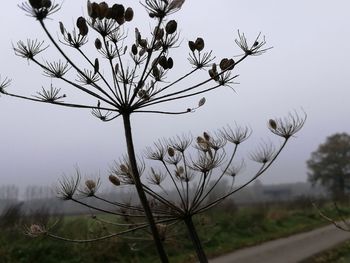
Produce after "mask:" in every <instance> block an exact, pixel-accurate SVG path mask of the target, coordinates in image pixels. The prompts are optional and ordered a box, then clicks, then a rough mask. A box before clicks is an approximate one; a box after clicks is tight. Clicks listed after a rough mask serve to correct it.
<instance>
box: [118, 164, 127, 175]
mask: <svg viewBox="0 0 350 263" xmlns="http://www.w3.org/2000/svg"><path fill="white" fill-rule="evenodd" d="M120 170H121V171H122V172H123V173H129V169H128V167H127V166H126V165H125V164H121V165H120Z"/></svg>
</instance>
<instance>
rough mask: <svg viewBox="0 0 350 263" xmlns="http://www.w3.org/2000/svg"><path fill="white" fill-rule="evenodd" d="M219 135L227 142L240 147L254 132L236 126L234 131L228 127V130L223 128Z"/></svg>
mask: <svg viewBox="0 0 350 263" xmlns="http://www.w3.org/2000/svg"><path fill="white" fill-rule="evenodd" d="M219 133H220V135H221V136H222V137H223V138H224V139H225V140H227V141H229V142H231V143H234V144H236V145H238V144H240V143H242V142H243V141H245V140H247V139H248V138H249V136H250V135H251V133H252V131H251V129H249V128H248V127H241V126H238V125H237V124H236V125H235V127H234V128H233V129H232V128H231V127H230V126H227V127H226V128H222V129H221V130H220V131H219Z"/></svg>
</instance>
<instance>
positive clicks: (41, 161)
mask: <svg viewBox="0 0 350 263" xmlns="http://www.w3.org/2000/svg"><path fill="white" fill-rule="evenodd" d="M107 2H108V3H112V2H111V1H107ZM16 3H21V1H8V2H6V3H2V7H3V12H2V15H1V17H0V22H1V27H0V35H1V40H0V52H1V53H0V54H1V63H0V74H1V76H2V77H5V76H8V77H9V78H11V79H13V82H12V85H11V87H10V88H9V89H10V90H11V91H13V92H14V91H16V92H17V93H23V94H27V95H30V94H34V93H35V92H36V91H37V90H39V89H40V88H41V86H46V87H47V86H49V85H50V83H51V80H50V79H48V78H46V77H44V76H42V74H41V71H40V69H39V68H38V67H36V66H35V65H33V64H32V63H28V62H27V61H26V60H24V59H21V58H19V57H16V56H15V55H14V53H13V51H12V48H11V43H16V42H17V41H18V40H26V39H27V38H34V39H35V38H38V39H39V40H46V38H45V36H44V34H43V33H42V31H41V29H40V25H39V24H38V23H37V22H36V21H35V20H34V19H33V18H30V17H27V16H25V14H24V13H23V11H22V10H20V9H19V8H18V7H17V6H16ZM123 4H124V5H127V6H131V7H133V8H134V10H135V19H134V21H133V22H132V23H130V24H129V25H128V28H129V34H130V36H131V37H132V38H133V31H134V27H135V26H137V27H139V28H140V30H141V32H142V33H143V34H144V35H145V34H146V32H148V31H149V28H150V27H151V25H154V24H153V22H154V21H152V20H150V19H148V17H147V14H146V12H145V11H144V9H142V8H140V5H139V4H138V1H130V0H129V1H124V2H123ZM85 7H86V1H85V0H84V1H82V0H74V1H72V0H66V1H65V2H64V3H63V6H62V10H60V11H59V12H58V13H56V14H55V15H53V16H52V18H53V20H51V21H50V20H47V21H46V22H47V24H48V26H49V27H50V28H51V32H56V31H58V21H63V22H64V24H65V25H66V27H67V28H72V26H73V24H74V21H75V19H76V18H77V17H78V16H80V15H81V13H82V11H83V12H84V14H85V13H86V11H85ZM348 10H350V3H349V1H347V0H339V1H338V0H337V1H326V0H308V1H303V0H295V1H277V0H274V1H273V0H265V1H232V0H221V1H202V0H187V1H186V2H185V4H184V6H183V9H182V10H181V11H180V12H178V13H176V14H175V15H174V19H176V20H177V21H178V23H179V28H180V30H181V37H182V39H183V41H182V47H181V48H178V49H177V50H175V51H174V54H176V55H174V56H173V57H174V60H175V68H176V69H175V70H173V72H172V73H170V74H169V76H168V78H169V79H170V80H171V79H172V77H171V76H178V75H180V74H181V73H184V72H185V70H186V69H189V66H188V63H187V54H188V47H187V41H188V40H194V39H195V38H196V37H197V36H201V37H203V38H204V40H205V43H206V50H210V49H212V50H213V52H214V54H215V56H216V57H217V58H218V59H221V58H222V57H229V56H233V55H237V54H240V50H239V49H238V48H237V47H236V46H235V44H234V39H235V38H236V37H237V30H238V29H239V30H240V31H241V32H244V33H245V34H246V36H247V37H248V39H251V40H252V39H254V38H255V36H256V35H257V34H258V33H259V32H262V34H263V35H265V36H266V41H267V43H268V46H273V47H274V48H273V49H272V50H270V51H268V52H267V53H266V54H264V55H262V56H259V57H252V58H250V59H247V60H246V61H245V62H244V63H243V64H242V65H240V66H239V67H237V68H236V69H235V72H236V73H238V74H240V77H239V79H238V82H240V84H239V85H235V86H234V89H235V91H236V93H234V92H232V90H230V89H228V88H227V89H222V90H219V91H216V92H213V93H208V94H207V95H206V98H207V103H206V105H205V107H203V108H201V109H199V110H198V111H197V112H195V113H192V114H188V115H182V116H176V117H169V116H159V115H138V116H135V117H133V128H134V129H133V130H134V136H135V143H136V146H137V149H138V150H141V149H143V148H144V147H145V146H148V145H151V144H152V143H153V141H155V140H156V139H157V138H159V137H170V136H174V135H177V134H181V133H184V132H185V133H186V132H189V131H191V132H192V134H194V135H197V134H198V133H199V132H203V131H204V130H208V131H213V130H215V129H216V128H220V127H222V126H225V125H226V124H233V123H234V121H236V122H237V123H239V124H245V125H249V126H250V127H252V129H253V130H254V132H253V135H252V138H251V139H250V142H247V148H250V149H254V144H256V143H257V142H259V141H260V139H265V138H266V137H268V136H269V137H270V138H271V140H272V141H273V142H276V143H277V144H278V143H279V142H280V140H279V138H276V137H274V136H273V135H272V134H270V133H269V132H268V131H267V128H266V122H267V120H268V119H269V118H274V117H279V116H284V115H286V114H287V113H288V112H289V111H293V110H294V109H296V110H300V109H301V108H303V109H304V110H305V111H306V112H307V114H308V120H307V123H306V125H305V127H304V129H303V130H302V131H301V132H300V133H299V134H298V136H297V138H295V139H293V140H291V141H290V144H289V146H288V147H287V148H286V150H285V151H284V152H283V153H282V155H281V156H280V158H279V159H278V161H277V163H276V165H274V166H273V167H272V168H271V169H270V170H269V172H268V173H267V174H265V175H264V176H263V177H262V178H261V180H262V182H263V183H280V182H294V181H304V180H306V165H305V161H306V159H307V158H309V156H310V153H311V151H313V150H315V149H316V147H317V146H318V145H319V144H320V143H321V142H323V141H324V139H325V137H326V136H328V135H331V134H332V133H335V132H350V124H349V113H350V106H349V97H350V74H349V66H348V64H349V61H350V45H349V40H350V27H349V24H350V21H349V15H348ZM54 35H56V34H54ZM47 43H49V42H48V41H47ZM92 43H93V42H92V41H91V43H90V45H91V46H92ZM56 55H57V53H56V52H55V50H54V48H53V47H50V48H49V50H48V51H47V52H46V53H45V54H44V53H42V55H39V57H40V58H41V57H44V58H55V57H57V56H56ZM203 74H204V75H205V74H206V73H203ZM205 76H206V75H205ZM53 84H54V86H57V87H61V88H62V90H65V92H66V93H67V94H68V95H70V94H72V97H73V98H78V99H79V97H80V95H79V94H78V93H76V92H74V93H70V91H69V90H67V89H65V87H64V86H62V85H61V83H60V82H58V81H57V80H54V81H53ZM199 99H200V97H198V98H194V99H189V100H186V101H182V102H181V105H179V104H175V105H172V106H173V107H172V108H173V109H179V110H182V109H185V108H187V107H192V106H195V105H196V104H197V101H198V100H199ZM0 127H1V136H0V156H1V158H0V184H18V185H23V186H25V185H28V184H40V185H51V184H52V183H54V182H56V181H57V179H58V178H59V177H60V176H61V175H62V174H63V173H68V174H69V173H70V172H72V171H73V170H74V167H75V165H78V166H79V167H80V168H81V170H82V171H83V172H86V173H88V174H96V173H99V172H100V175H101V176H102V177H104V176H106V175H107V171H108V167H109V165H110V164H111V163H112V161H113V160H114V159H117V158H118V157H119V156H121V154H122V153H124V151H125V143H124V137H123V129H122V125H121V120H118V119H117V120H116V121H113V122H110V123H102V122H100V121H99V120H97V119H96V118H93V117H92V116H91V114H90V113H89V111H86V110H74V109H67V108H62V107H55V106H52V105H45V104H35V103H31V102H26V101H20V100H18V99H12V98H9V97H4V96H1V98H0ZM248 166H250V163H249V162H248ZM245 176H248V174H247V175H244V176H243V178H241V179H240V180H241V181H243V180H245V179H246V178H247V177H245Z"/></svg>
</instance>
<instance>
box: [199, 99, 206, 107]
mask: <svg viewBox="0 0 350 263" xmlns="http://www.w3.org/2000/svg"><path fill="white" fill-rule="evenodd" d="M205 101H206V99H205V98H204V97H203V98H201V99H200V100H199V102H198V107H202V106H203V105H204V104H205Z"/></svg>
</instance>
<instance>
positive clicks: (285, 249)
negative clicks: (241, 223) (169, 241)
mask: <svg viewBox="0 0 350 263" xmlns="http://www.w3.org/2000/svg"><path fill="white" fill-rule="evenodd" d="M348 239H350V233H349V232H344V231H341V230H339V229H337V228H336V227H335V226H333V225H329V226H326V227H322V228H319V229H316V230H313V231H310V232H306V233H301V234H297V235H294V236H290V237H287V238H281V239H277V240H273V241H269V242H266V243H263V244H261V245H258V246H254V247H250V248H244V249H240V250H237V251H235V252H233V253H230V254H226V255H223V256H220V257H218V258H215V259H212V260H210V261H209V262H210V263H296V262H299V261H301V260H303V259H305V258H308V257H310V256H312V255H314V254H316V253H318V252H321V251H323V250H325V249H328V248H331V247H333V246H335V245H337V244H339V243H341V242H344V241H346V240H348Z"/></svg>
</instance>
